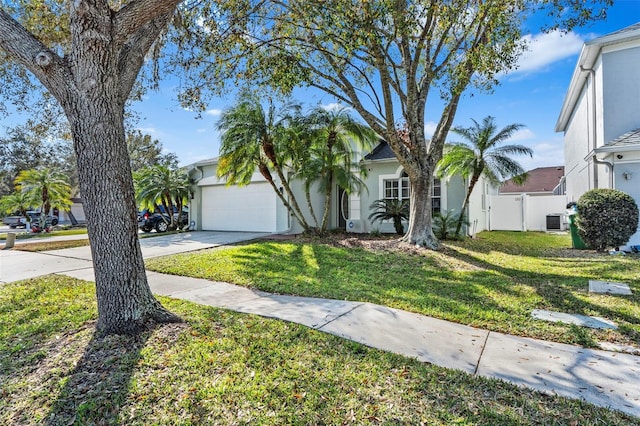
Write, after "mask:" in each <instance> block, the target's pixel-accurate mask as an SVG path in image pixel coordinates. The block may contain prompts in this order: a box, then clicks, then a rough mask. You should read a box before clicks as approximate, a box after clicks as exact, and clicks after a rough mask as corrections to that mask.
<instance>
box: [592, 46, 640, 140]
mask: <svg viewBox="0 0 640 426" xmlns="http://www.w3.org/2000/svg"><path fill="white" fill-rule="evenodd" d="M635 44H636V46H633V45H629V44H625V45H621V46H615V47H608V48H604V49H603V54H602V67H603V73H602V75H603V82H602V86H603V88H604V90H605V92H604V96H603V97H602V98H601V99H602V104H603V120H602V122H603V125H604V132H603V138H604V140H603V141H602V142H603V143H607V142H609V141H611V140H613V139H615V138H617V137H619V136H621V135H623V134H624V133H626V132H629V131H631V130H635V129H637V128H640V113H639V111H640V74H639V71H638V70H640V46H637V42H636V43H635ZM614 48H615V50H612V49H614ZM600 145H601V144H600Z"/></svg>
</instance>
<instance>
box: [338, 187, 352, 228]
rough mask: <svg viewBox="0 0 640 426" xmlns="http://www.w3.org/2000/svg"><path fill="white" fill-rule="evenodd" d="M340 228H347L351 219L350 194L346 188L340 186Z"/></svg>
mask: <svg viewBox="0 0 640 426" xmlns="http://www.w3.org/2000/svg"><path fill="white" fill-rule="evenodd" d="M337 193H338V203H337V204H338V228H339V229H347V220H348V219H349V194H347V191H345V190H344V188H341V187H338V191H337Z"/></svg>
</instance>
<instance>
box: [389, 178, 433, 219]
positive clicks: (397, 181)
mask: <svg viewBox="0 0 640 426" xmlns="http://www.w3.org/2000/svg"><path fill="white" fill-rule="evenodd" d="M383 191H384V192H383V194H384V197H383V198H384V199H385V200H409V199H410V198H411V187H410V186H409V176H408V175H407V173H406V172H402V174H401V175H400V177H399V178H394V179H385V180H384V181H383ZM441 207H442V184H441V182H440V179H437V178H434V179H433V185H432V186H431V213H432V214H435V213H440V209H441Z"/></svg>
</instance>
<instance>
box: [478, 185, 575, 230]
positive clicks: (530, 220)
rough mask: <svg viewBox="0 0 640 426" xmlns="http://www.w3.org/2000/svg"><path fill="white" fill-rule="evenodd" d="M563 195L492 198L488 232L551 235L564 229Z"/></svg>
mask: <svg viewBox="0 0 640 426" xmlns="http://www.w3.org/2000/svg"><path fill="white" fill-rule="evenodd" d="M567 203H568V201H567V196H566V195H537V196H533V195H526V194H520V195H493V196H490V197H489V211H490V214H489V230H491V231H550V230H565V229H567V216H566V208H567Z"/></svg>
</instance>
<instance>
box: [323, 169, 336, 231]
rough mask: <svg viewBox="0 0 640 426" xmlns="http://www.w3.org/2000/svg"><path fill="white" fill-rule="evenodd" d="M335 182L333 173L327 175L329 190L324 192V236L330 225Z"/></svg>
mask: <svg viewBox="0 0 640 426" xmlns="http://www.w3.org/2000/svg"><path fill="white" fill-rule="evenodd" d="M332 182H333V173H328V175H327V188H326V189H325V191H324V212H323V213H322V226H321V228H320V231H321V232H322V233H323V234H324V233H325V232H327V226H328V225H329V212H330V211H331V190H332Z"/></svg>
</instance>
